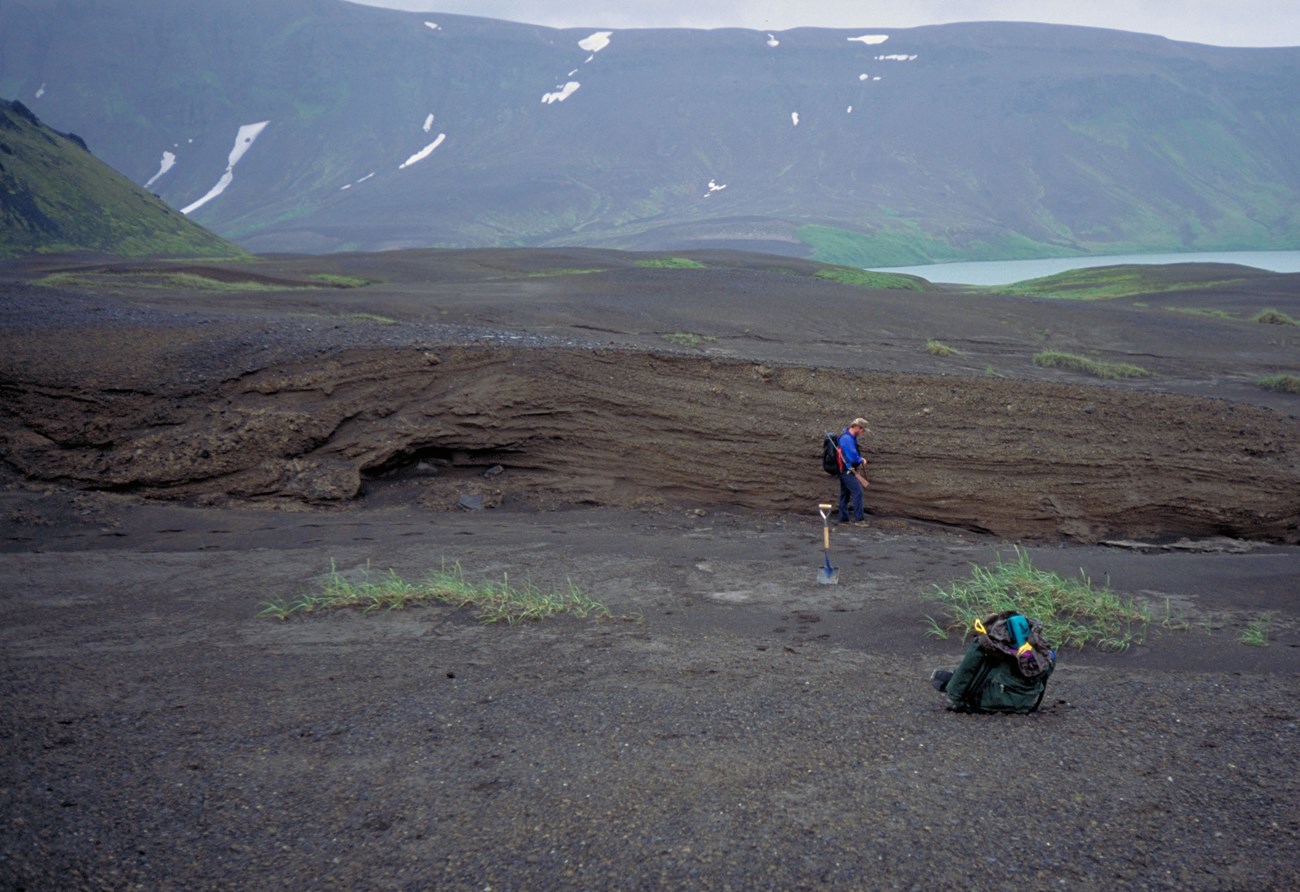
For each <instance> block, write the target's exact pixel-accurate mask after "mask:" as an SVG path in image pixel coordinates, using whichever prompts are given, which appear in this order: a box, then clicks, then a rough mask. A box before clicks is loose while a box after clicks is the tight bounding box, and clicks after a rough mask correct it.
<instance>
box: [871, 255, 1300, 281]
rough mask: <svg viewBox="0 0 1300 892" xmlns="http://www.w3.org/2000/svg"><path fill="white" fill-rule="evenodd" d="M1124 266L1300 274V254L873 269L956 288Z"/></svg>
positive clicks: (1053, 259) (970, 263)
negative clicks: (1209, 266) (1226, 267)
mask: <svg viewBox="0 0 1300 892" xmlns="http://www.w3.org/2000/svg"><path fill="white" fill-rule="evenodd" d="M1121 263H1141V264H1160V263H1238V264H1241V265H1242V266H1253V267H1256V268H1257V269H1266V270H1271V271H1272V272H1275V273H1295V272H1300V251H1221V252H1218V253H1209V254H1124V255H1115V254H1110V255H1103V254H1098V255H1093V256H1088V257H1049V258H1044V259H1039V260H990V261H978V262H976V261H968V262H963V263H931V264H928V265H926V266H889V267H872V269H873V270H875V271H877V272H884V273H905V274H907V275H910V276H920V277H922V278H924V279H928V280H930V281H931V282H944V283H949V284H954V285H1007V284H1010V283H1011V282H1023V281H1025V280H1026V279H1037V278H1039V277H1041V276H1051V275H1055V274H1056V273H1063V272H1065V271H1066V270H1070V269H1083V268H1084V267H1090V266H1115V265H1117V264H1121Z"/></svg>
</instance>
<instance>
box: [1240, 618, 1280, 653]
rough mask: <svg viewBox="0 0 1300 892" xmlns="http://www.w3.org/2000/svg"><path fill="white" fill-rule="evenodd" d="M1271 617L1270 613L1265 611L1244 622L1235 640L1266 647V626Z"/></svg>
mask: <svg viewBox="0 0 1300 892" xmlns="http://www.w3.org/2000/svg"><path fill="white" fill-rule="evenodd" d="M1272 619H1273V617H1272V615H1270V614H1267V613H1266V614H1264V615H1263V616H1261V617H1259V618H1258V619H1253V620H1251V621H1250V622H1248V623H1246V628H1244V629H1242V630H1241V634H1240V635H1238V636H1237V640H1238V641H1240V642H1241V643H1242V644H1248V645H1250V646H1251V647H1268V627H1269V624H1270V623H1271V621H1272Z"/></svg>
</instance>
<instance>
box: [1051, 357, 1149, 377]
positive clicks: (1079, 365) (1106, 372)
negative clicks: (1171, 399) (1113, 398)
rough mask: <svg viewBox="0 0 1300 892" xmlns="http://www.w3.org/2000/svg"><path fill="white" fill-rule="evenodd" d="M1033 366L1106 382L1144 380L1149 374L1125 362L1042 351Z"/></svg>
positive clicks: (1139, 367)
mask: <svg viewBox="0 0 1300 892" xmlns="http://www.w3.org/2000/svg"><path fill="white" fill-rule="evenodd" d="M1034 365H1036V366H1042V367H1043V368H1058V369H1070V370H1072V371H1076V372H1083V373H1084V374H1086V375H1092V376H1094V377H1097V378H1104V379H1105V380H1107V381H1115V380H1118V379H1120V378H1145V377H1147V376H1148V375H1150V374H1151V373H1150V372H1148V371H1147V370H1146V369H1144V368H1142V367H1141V366H1137V365H1132V364H1130V363H1127V362H1101V361H1100V360H1096V359H1089V358H1087V357H1086V356H1077V355H1075V354H1073V353H1061V352H1060V351H1057V350H1044V351H1043V352H1041V353H1036V354H1034Z"/></svg>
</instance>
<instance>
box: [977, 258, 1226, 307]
mask: <svg viewBox="0 0 1300 892" xmlns="http://www.w3.org/2000/svg"><path fill="white" fill-rule="evenodd" d="M1241 281H1242V280H1241V279H1240V278H1224V279H1213V280H1207V279H1203V278H1197V279H1180V278H1177V277H1174V276H1171V275H1170V272H1169V270H1168V269H1167V268H1166V267H1164V266H1159V265H1144V264H1133V265H1124V266H1098V267H1091V268H1086V269H1072V270H1067V271H1065V272H1063V273H1057V274H1056V275H1053V276H1044V277H1042V278H1039V279H1027V280H1025V281H1024V282H1015V283H1012V284H1010V285H999V286H996V287H992V288H989V289H987V290H988V291H990V292H994V293H997V294H1011V295H1018V296H1021V297H1051V298H1064V299H1070V300H1113V299H1114V298H1117V297H1130V296H1132V295H1135V294H1154V293H1156V292H1161V291H1187V290H1191V289H1205V288H1224V287H1229V286H1232V285H1235V284H1238V283H1240V282H1241Z"/></svg>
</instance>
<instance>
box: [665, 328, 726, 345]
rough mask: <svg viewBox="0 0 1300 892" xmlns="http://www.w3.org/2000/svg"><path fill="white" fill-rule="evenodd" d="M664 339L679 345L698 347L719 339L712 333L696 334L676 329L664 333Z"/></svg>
mask: <svg viewBox="0 0 1300 892" xmlns="http://www.w3.org/2000/svg"><path fill="white" fill-rule="evenodd" d="M664 340H665V341H668V342H670V343H673V344H676V345H677V346H678V347H698V346H700V345H701V344H705V343H708V344H711V343H713V342H714V341H716V340H717V338H715V337H713V336H712V335H702V334H695V333H694V332H689V331H674V332H672V333H670V334H666V335H664Z"/></svg>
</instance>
